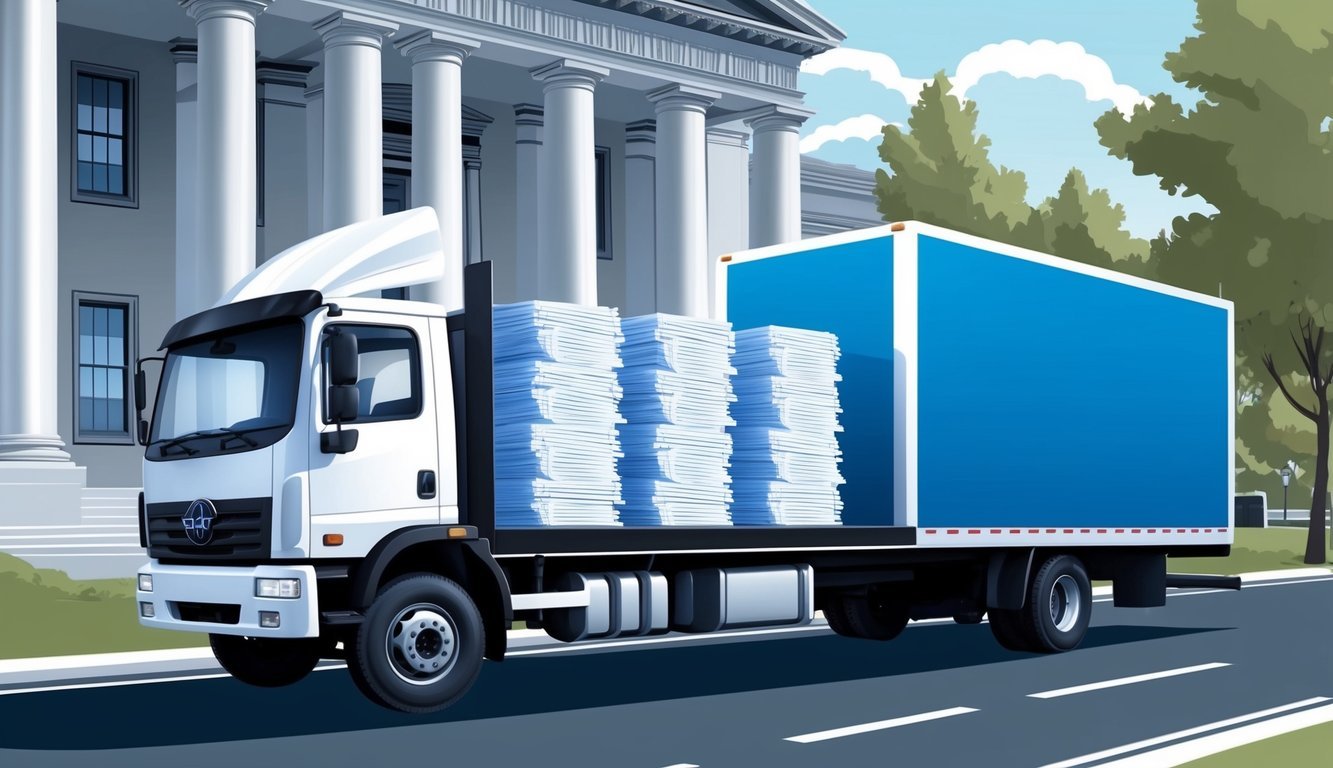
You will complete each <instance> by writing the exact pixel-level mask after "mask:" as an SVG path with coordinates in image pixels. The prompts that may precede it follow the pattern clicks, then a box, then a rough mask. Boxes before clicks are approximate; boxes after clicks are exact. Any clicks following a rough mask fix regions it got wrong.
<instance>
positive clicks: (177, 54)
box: [167, 37, 199, 64]
mask: <svg viewBox="0 0 1333 768" xmlns="http://www.w3.org/2000/svg"><path fill="white" fill-rule="evenodd" d="M167 42H168V43H171V47H170V48H168V49H167V50H168V51H169V52H170V53H171V59H172V61H174V62H176V63H177V64H193V63H195V62H197V61H199V41H198V40H195V39H194V38H193V37H173V38H171V39H170V40H168V41H167Z"/></svg>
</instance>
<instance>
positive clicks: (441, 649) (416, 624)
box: [347, 573, 485, 713]
mask: <svg viewBox="0 0 1333 768" xmlns="http://www.w3.org/2000/svg"><path fill="white" fill-rule="evenodd" d="M484 647H485V630H484V629H483V628H482V623H481V613H480V612H479V611H478V610H477V606H476V605H475V604H474V603H473V602H472V598H470V597H468V594H467V592H465V591H464V590H463V588H462V587H460V586H459V585H458V584H457V583H455V582H453V581H450V580H449V579H446V578H444V577H442V576H436V575H434V574H424V573H417V574H408V575H406V576H401V577H399V578H397V579H394V580H393V581H391V582H389V583H388V584H387V585H385V586H384V587H383V588H382V589H381V590H380V592H379V595H378V596H377V597H376V598H375V602H374V603H372V604H371V606H370V610H368V611H367V612H366V616H365V620H364V621H362V623H361V626H360V628H359V629H358V630H357V633H356V638H355V640H354V642H353V643H352V647H351V648H350V649H349V653H348V659H347V665H348V668H349V670H351V673H352V678H353V680H354V681H355V682H356V684H357V687H358V688H360V689H361V690H362V691H363V692H364V693H365V694H366V695H367V697H368V698H370V699H371V700H372V701H374V702H375V703H377V704H380V705H382V706H385V707H388V708H389V709H396V710H399V711H401V712H416V713H425V712H435V711H437V710H440V709H444V708H445V707H447V706H449V705H450V704H453V703H454V702H456V701H458V700H459V699H461V698H462V697H463V694H465V693H467V691H468V689H469V688H471V687H472V683H473V682H474V681H476V679H477V675H478V674H480V672H481V660H482V656H483V649H484Z"/></svg>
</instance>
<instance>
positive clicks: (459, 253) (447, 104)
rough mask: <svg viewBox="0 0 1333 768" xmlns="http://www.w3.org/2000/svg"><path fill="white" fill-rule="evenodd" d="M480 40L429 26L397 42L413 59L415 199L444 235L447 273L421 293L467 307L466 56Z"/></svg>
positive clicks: (448, 305) (450, 306) (448, 304)
mask: <svg viewBox="0 0 1333 768" xmlns="http://www.w3.org/2000/svg"><path fill="white" fill-rule="evenodd" d="M477 45H478V43H477V42H476V41H475V40H467V39H464V38H461V37H455V36H452V35H446V34H444V33H442V32H434V31H431V30H425V31H422V32H418V33H417V34H415V35H412V36H410V37H407V38H405V39H403V40H401V41H400V42H398V43H395V47H396V48H397V49H398V50H399V51H401V52H402V53H403V55H404V56H407V57H409V58H410V59H411V60H412V205H413V206H419V205H429V206H431V207H432V208H434V209H435V214H436V215H437V216H438V217H439V219H440V234H441V235H442V236H443V238H444V279H443V280H441V281H440V282H438V283H433V284H429V285H423V286H421V289H420V292H419V293H416V296H418V297H420V298H421V299H422V300H423V301H432V302H435V303H437V304H443V305H444V308H445V309H446V310H448V311H452V310H455V309H462V308H463V85H462V75H463V59H465V58H467V55H468V54H469V53H470V52H472V51H473V50H475V49H476V48H477Z"/></svg>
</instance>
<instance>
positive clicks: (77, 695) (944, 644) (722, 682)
mask: <svg viewBox="0 0 1333 768" xmlns="http://www.w3.org/2000/svg"><path fill="white" fill-rule="evenodd" d="M1224 629H1225V628H1178V627H1155V626H1133V625H1124V626H1100V627H1093V628H1092V629H1090V630H1089V631H1088V636H1087V639H1086V640H1085V641H1084V643H1083V647H1084V648H1093V647H1100V646H1111V645H1123V644H1126V643H1136V642H1144V641H1149V640H1157V639H1162V638H1169V637H1178V636H1182V635H1190V634H1196V633H1203V632H1217V631H1224ZM1075 653H1078V651H1075ZM1024 658H1030V655H1028V654H1016V653H1012V652H1009V651H1005V650H1003V649H1002V648H1000V647H999V646H998V645H996V643H995V640H994V638H992V636H991V633H990V629H989V628H988V627H987V626H985V625H977V626H959V625H952V624H950V625H937V626H928V627H920V628H918V629H914V630H912V631H909V632H906V633H904V634H903V635H902V636H901V637H900V638H898V639H897V640H895V641H894V642H892V643H887V644H886V643H878V642H873V641H866V640H849V639H846V638H841V637H836V636H832V635H819V636H816V637H795V638H789V639H781V640H775V639H769V640H765V641H762V642H718V643H712V644H704V645H693V646H690V647H669V648H662V647H658V648H656V649H655V650H652V651H650V652H649V651H628V652H608V653H595V654H593V653H588V654H583V653H580V654H554V655H549V656H533V657H517V658H513V659H510V660H508V661H505V662H503V663H499V664H496V663H487V664H486V665H485V666H484V667H483V670H482V674H481V678H480V679H479V680H478V681H477V685H476V686H475V687H474V688H473V689H472V691H471V692H470V693H469V694H468V695H467V696H466V697H465V698H464V699H463V701H462V702H460V703H459V704H457V705H455V706H454V707H452V708H450V709H448V710H445V711H444V712H440V713H438V714H435V715H430V716H426V717H413V716H407V715H399V714H395V713H393V712H390V711H388V710H384V709H381V708H379V707H376V706H375V705H373V704H371V703H369V702H367V701H366V700H365V699H363V698H362V697H361V695H360V694H359V693H357V691H356V690H355V688H354V687H353V686H352V682H351V680H350V679H348V677H347V673H346V672H344V671H342V670H334V671H328V672H317V673H315V674H312V675H311V676H310V677H308V678H306V679H305V680H303V681H302V682H300V683H298V684H296V685H293V686H290V687H288V688H281V689H271V690H262V689H258V688H252V687H249V686H246V685H243V684H241V683H238V682H236V681H235V680H231V679H220V680H200V681H191V682H179V683H158V684H152V685H135V686H128V687H122V688H94V689H85V690H74V691H58V692H50V693H38V694H24V695H21V696H4V697H0V723H3V724H4V725H3V727H2V728H0V748H10V749H39V750H47V749H61V750H66V749H114V748H120V747H149V746H168V745H178V744H196V743H197V744H207V743H210V742H223V741H235V740H249V739H262V738H271V737H282V736H298V735H312V734H319V733H338V732H347V731H358V730H367V729H377V728H390V727H399V726H407V725H422V724H429V723H444V722H455V721H465V720H477V719H487V718H496V717H512V716H515V715H531V714H541V713H546V712H559V711H563V710H572V709H583V708H588V707H606V706H615V705H620V704H636V703H642V702H650V701H666V700H671V699H681V698H690V697H695V696H710V695H715V694H728V693H740V692H746V691H759V690H767V689H773V688H785V687H789V686H801V685H815V684H821V683H835V682H842V681H848V680H862V679H868V678H877V677H892V676H895V675H909V674H914V673H917V672H930V671H934V670H940V669H951V668H962V667H969V666H975V665H981V664H992V663H998V662H1005V661H1013V660H1017V659H1024Z"/></svg>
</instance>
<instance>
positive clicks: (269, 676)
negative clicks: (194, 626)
mask: <svg viewBox="0 0 1333 768" xmlns="http://www.w3.org/2000/svg"><path fill="white" fill-rule="evenodd" d="M208 644H209V645H210V646H211V647H212V648H213V656H214V657H216V658H217V660H218V663H219V664H221V665H222V668H223V669H225V670H227V672H228V673H230V674H231V676H232V677H234V678H236V679H237V680H240V681H241V682H242V683H246V684H249V685H256V686H259V687H260V688H280V687H282V686H284V685H291V684H292V683H295V682H297V681H299V680H301V679H302V678H304V677H305V676H306V675H308V674H310V671H311V670H312V669H314V668H315V665H316V664H318V663H319V659H320V654H321V653H322V651H323V649H324V644H323V643H321V641H320V639H319V638H317V637H316V638H294V639H286V638H273V637H242V636H240V635H214V634H210V635H209V636H208Z"/></svg>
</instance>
